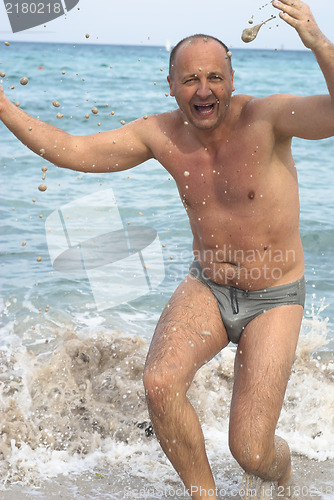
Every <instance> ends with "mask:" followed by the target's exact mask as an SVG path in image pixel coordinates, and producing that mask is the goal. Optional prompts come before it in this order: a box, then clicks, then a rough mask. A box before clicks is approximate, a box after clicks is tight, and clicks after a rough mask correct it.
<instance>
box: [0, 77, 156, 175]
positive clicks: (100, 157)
mask: <svg viewBox="0 0 334 500" xmlns="http://www.w3.org/2000/svg"><path fill="white" fill-rule="evenodd" d="M0 119H1V121H2V122H3V123H4V125H6V127H7V128H8V129H9V130H10V131H11V132H12V133H13V134H14V135H15V136H16V137H17V138H18V139H19V140H20V141H21V142H22V143H23V144H24V145H26V146H27V147H28V148H29V149H31V150H32V151H33V152H34V153H36V154H38V155H40V156H42V157H43V158H45V159H46V160H48V161H50V162H51V163H53V164H55V165H56V166H58V167H62V168H69V169H71V170H78V171H80V172H96V173H98V172H117V171H120V170H126V169H128V168H131V167H134V166H136V165H139V164H140V163H143V162H144V161H146V160H148V159H149V158H152V152H151V150H150V148H149V147H148V145H147V140H146V139H147V138H149V137H150V135H151V134H152V132H151V134H150V128H151V124H150V122H151V120H144V119H143V118H142V119H139V120H136V121H134V122H132V123H129V124H128V125H125V126H123V127H121V128H119V129H116V130H112V131H109V132H100V133H98V134H92V135H86V136H74V135H71V134H68V133H67V132H65V131H63V130H61V129H59V128H57V127H54V126H53V125H49V124H48V123H45V122H43V121H41V120H38V119H37V118H33V117H32V116H30V115H29V114H27V113H26V112H25V111H23V110H22V109H20V108H18V107H17V106H15V105H14V104H13V103H12V102H10V101H9V99H8V98H7V97H6V96H5V94H4V91H3V89H2V87H1V85H0Z"/></svg>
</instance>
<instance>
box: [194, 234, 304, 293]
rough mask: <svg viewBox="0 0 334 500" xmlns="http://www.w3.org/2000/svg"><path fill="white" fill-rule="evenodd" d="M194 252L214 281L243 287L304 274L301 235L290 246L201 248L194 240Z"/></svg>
mask: <svg viewBox="0 0 334 500" xmlns="http://www.w3.org/2000/svg"><path fill="white" fill-rule="evenodd" d="M193 253H194V257H195V259H196V260H197V261H198V262H199V264H200V265H201V267H202V269H203V270H204V272H205V274H206V275H207V276H208V277H209V278H210V279H211V280H212V281H214V282H215V283H219V284H222V285H227V286H234V287H236V288H240V289H242V290H261V289H264V288H269V287H270V288H271V287H274V286H280V285H284V284H287V283H291V282H293V281H296V280H298V279H299V278H301V277H302V276H303V274H304V256H303V249H302V244H301V241H300V238H298V240H297V241H296V242H294V244H293V245H284V246H283V245H280V247H278V246H276V245H275V246H273V245H271V244H269V245H268V246H265V247H258V248H255V247H253V248H243V249H240V248H236V247H235V246H232V245H231V244H222V245H220V246H219V248H218V249H217V248H210V247H206V248H203V245H196V241H194V246H193Z"/></svg>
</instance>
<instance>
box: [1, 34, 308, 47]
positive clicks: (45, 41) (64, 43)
mask: <svg viewBox="0 0 334 500" xmlns="http://www.w3.org/2000/svg"><path fill="white" fill-rule="evenodd" d="M0 36H1V32H0ZM6 41H8V42H10V43H36V44H43V43H47V44H61V45H84V46H87V45H90V46H93V45H94V46H101V45H106V46H109V45H112V46H116V47H122V46H123V47H124V46H125V47H126V46H128V47H147V48H164V49H165V50H166V51H167V52H169V50H167V49H166V45H165V44H162V45H155V44H148V43H114V42H109V43H106V42H95V43H94V42H84V41H83V42H66V41H62V42H56V41H52V40H43V41H42V40H38V41H37V40H10V39H6V40H5V39H2V38H0V43H4V42H6ZM176 43H177V42H176ZM173 46H174V45H171V48H173ZM230 47H231V49H232V50H267V51H272V52H278V51H282V52H310V50H309V49H306V48H303V47H300V48H294V49H292V48H285V47H284V46H283V47H282V46H281V47H279V48H277V47H276V48H268V47H250V46H242V47H240V46H235V47H234V46H230Z"/></svg>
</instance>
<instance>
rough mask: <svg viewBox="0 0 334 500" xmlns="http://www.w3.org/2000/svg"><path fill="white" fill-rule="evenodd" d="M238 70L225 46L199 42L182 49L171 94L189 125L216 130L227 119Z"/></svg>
mask: <svg viewBox="0 0 334 500" xmlns="http://www.w3.org/2000/svg"><path fill="white" fill-rule="evenodd" d="M233 75H234V71H233V72H232V73H231V69H230V62H229V60H228V59H227V54H226V51H225V49H224V47H223V46H222V45H220V44H219V43H218V42H216V41H215V40H211V39H207V41H204V40H201V39H197V40H195V41H192V42H191V43H189V42H188V43H187V42H186V43H185V44H184V45H181V47H180V48H179V49H178V51H177V53H176V56H175V61H174V72H173V75H172V77H171V76H169V77H168V82H169V86H170V94H171V96H173V97H175V99H176V101H177V103H178V105H179V108H180V109H181V111H183V113H184V114H185V116H186V119H187V121H188V122H189V123H191V124H192V125H194V126H195V127H196V128H199V129H203V130H205V129H213V128H216V127H217V126H218V125H220V123H221V122H222V121H223V120H224V117H225V115H226V113H227V110H228V107H229V104H230V101H231V96H232V92H233V90H234V85H233Z"/></svg>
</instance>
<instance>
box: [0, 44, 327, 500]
mask: <svg viewBox="0 0 334 500" xmlns="http://www.w3.org/2000/svg"><path fill="white" fill-rule="evenodd" d="M168 57H169V53H168V51H167V50H166V49H165V48H164V47H148V46H138V47H131V46H101V45H100V46H94V45H76V46H73V45H61V44H34V43H11V45H10V46H9V47H8V46H5V45H4V44H3V43H2V44H1V45H0V62H1V64H0V71H3V72H5V73H6V76H5V77H4V78H2V84H3V86H4V88H5V91H6V94H7V95H8V96H9V97H10V98H11V99H12V100H13V101H14V102H16V103H19V105H20V107H21V108H22V109H24V110H26V111H27V112H28V113H30V114H32V115H33V116H35V117H39V118H40V119H41V120H44V121H47V122H49V123H51V124H53V125H56V126H59V127H61V128H62V129H64V130H65V131H67V132H70V133H73V134H77V135H85V134H91V133H96V132H103V131H107V130H110V129H114V128H117V127H121V126H122V123H124V122H125V123H127V122H129V121H131V120H134V119H136V118H138V117H141V116H144V115H148V114H153V113H159V112H164V111H168V110H172V109H174V108H175V102H174V100H173V99H172V98H171V97H169V96H168V85H167V81H166V76H167V74H168ZM232 60H233V65H234V67H235V69H236V75H235V84H236V89H237V90H236V92H238V93H245V94H251V95H254V96H263V95H268V94H272V93H294V94H299V95H311V94H318V93H325V92H326V86H325V82H324V80H323V77H322V75H321V72H320V70H319V68H318V66H317V64H316V61H315V59H314V57H313V56H312V54H310V53H309V52H302V51H299V52H293V51H261V50H249V49H247V50H241V49H239V50H237V49H235V50H233V57H232ZM23 76H26V77H27V78H28V79H29V83H28V84H27V85H25V86H22V85H20V79H21V78H22V77H23ZM166 94H167V95H166ZM54 100H57V101H58V102H59V104H60V106H59V107H57V108H56V107H55V106H54V105H53V104H52V103H53V101H54ZM92 108H97V110H98V113H96V112H95V113H94V112H92ZM95 111H96V110H95ZM57 113H60V114H61V115H62V117H61V118H57ZM121 122H122V123H121ZM333 151H334V140H333V139H326V140H323V141H312V142H310V141H303V140H299V139H294V141H293V152H294V158H295V161H296V166H297V170H298V175H299V182H300V197H301V236H302V240H303V245H304V250H305V257H306V280H307V297H306V308H305V315H304V320H303V325H302V330H301V337H300V342H299V347H298V351H297V356H296V361H295V364H294V367H293V371H292V374H291V379H290V383H289V386H288V390H287V394H286V398H285V403H284V406H283V410H282V414H281V418H280V420H279V434H280V435H281V436H282V437H285V438H286V439H288V441H289V443H290V445H291V448H292V450H293V451H294V452H296V453H299V454H301V455H304V456H306V457H309V458H314V459H317V460H322V461H323V460H326V459H333V458H334V446H333V440H332V435H333V401H334V394H333V385H332V378H331V377H332V370H333V348H334V271H333V262H334V249H333V243H334V199H333V196H332V185H333V181H334V169H333V160H332V158H333ZM0 152H1V155H0V156H1V159H0V172H1V184H0V185H1V204H0V210H1V212H0V213H1V221H2V228H1V285H0V286H1V298H0V300H1V334H0V359H1V364H0V415H1V429H0V457H1V461H0V484H1V485H2V487H3V488H6V487H7V486H8V485H10V484H11V483H13V482H22V483H23V484H31V485H38V484H41V483H42V482H43V481H44V480H45V479H48V478H52V477H55V476H56V475H57V474H60V473H62V474H64V473H65V474H75V473H79V474H80V473H82V472H84V471H93V470H96V468H99V467H103V466H112V465H117V464H122V467H123V469H124V471H125V472H126V473H127V472H128V473H130V472H131V474H133V475H134V477H138V478H143V477H144V478H146V477H148V476H149V479H150V484H151V485H152V486H153V487H156V488H157V487H158V486H159V487H160V486H161V485H162V484H165V485H166V487H168V485H171V484H172V485H173V484H177V478H176V475H175V473H174V471H173V470H172V468H171V466H170V465H169V463H168V461H167V460H166V459H165V458H164V456H163V454H162V452H161V451H160V448H159V446H158V444H157V442H156V440H155V437H154V436H152V432H151V427H150V422H149V417H148V413H147V409H146V405H145V398H144V390H143V386H142V381H141V377H142V371H143V365H144V361H145V355H146V353H147V349H148V343H149V341H150V339H151V337H152V334H153V332H154V327H155V325H156V322H157V321H158V318H159V315H160V313H161V311H162V309H163V307H164V305H165V304H166V303H167V301H168V298H169V297H170V295H171V294H172V293H173V291H174V290H175V288H176V286H177V285H178V283H179V282H180V281H181V280H182V278H183V277H184V276H185V275H186V273H187V270H188V266H189V263H190V262H191V259H192V253H191V247H192V239H191V233H190V228H189V223H188V220H187V216H186V213H185V211H184V208H183V206H182V203H181V202H180V200H179V197H178V193H177V189H176V186H175V183H174V181H173V180H172V179H171V178H170V175H169V174H168V173H167V172H166V171H164V169H163V168H162V167H161V166H160V165H159V164H158V163H157V162H156V161H153V160H152V161H148V162H146V163H145V164H143V165H141V166H138V167H136V168H134V169H132V170H128V171H125V172H120V173H115V174H109V175H108V174H82V173H80V172H75V171H69V170H66V171H65V170H62V169H59V168H56V167H54V166H52V165H51V164H48V163H47V162H46V161H45V160H43V158H42V157H38V156H36V155H34V154H33V153H32V152H30V151H29V150H28V149H27V148H26V147H25V146H23V145H22V144H20V143H19V142H18V140H17V139H16V138H15V137H14V136H13V135H12V134H11V133H10V132H8V131H7V129H6V128H5V127H4V126H3V125H2V124H1V125H0ZM45 166H47V168H48V170H47V172H46V175H45V179H44V180H43V179H42V176H43V172H42V170H41V169H42V167H45ZM42 182H43V183H45V184H46V185H47V190H46V191H44V192H41V191H39V190H38V186H39V184H41V183H42ZM87 197H88V198H87ZM111 198H112V199H113V200H116V201H113V202H110V209H109V210H110V213H111V212H112V214H114V215H115V214H116V216H117V221H118V223H120V221H121V223H122V224H123V225H124V227H131V226H135V227H139V228H140V227H143V228H144V227H145V228H151V229H152V230H154V231H155V233H154V234H155V235H156V236H157V238H158V239H156V241H158V244H159V247H160V248H161V262H162V265H163V276H162V277H161V279H160V280H158V282H157V283H156V286H153V287H152V288H151V289H150V291H149V292H148V293H143V294H142V295H141V294H140V293H139V295H138V294H137V295H136V293H135V287H134V288H133V289H131V290H130V295H129V297H128V299H129V300H127V301H126V302H125V303H122V304H118V305H117V306H114V307H108V300H109V299H110V302H109V304H110V305H113V303H112V301H113V297H111V298H110V295H108V294H109V289H108V283H107V285H106V286H105V293H106V294H107V295H106V297H107V299H108V300H107V304H106V302H105V301H104V302H103V297H99V298H98V299H97V296H96V295H94V279H95V278H94V279H92V277H91V276H90V275H89V274H88V273H85V272H84V271H83V270H81V271H80V270H79V271H77V272H68V270H67V271H66V272H65V271H64V268H62V269H60V270H59V269H58V270H57V269H55V266H54V253H57V241H53V243H50V241H51V240H50V239H48V238H49V237H48V231H49V232H51V234H52V231H53V229H54V227H55V223H54V219H52V218H50V216H51V215H52V214H58V215H59V214H62V217H63V220H62V226H61V227H63V229H64V227H66V225H67V224H70V223H72V221H73V219H75V220H74V223H73V224H74V225H75V224H77V223H78V226H79V227H80V228H81V229H82V227H83V226H85V225H87V224H88V222H87V212H86V211H85V210H86V208H87V207H86V206H85V205H87V204H88V205H89V204H90V203H91V201H92V199H93V200H95V201H94V203H95V205H96V203H97V202H96V200H102V201H103V200H108V203H109V200H110V199H111ZM87 200H89V203H88V201H87ZM94 203H93V204H94ZM101 204H102V203H101ZM95 205H94V206H95ZM78 206H79V207H81V209H82V210H83V212H82V219H83V220H82V223H81V222H80V210H81V209H80V208H79V209H78V208H76V210H74V207H78ZM66 207H67V208H66ZM68 207H70V208H68ZM88 208H89V207H88ZM66 210H67V211H68V212H69V215H67V216H66V215H65V214H66V213H67V212H66ZM71 210H72V211H71ZM78 210H79V212H78ZM88 212H89V210H88ZM73 214H75V217H73ZM71 216H72V219H71ZM54 217H55V215H54ZM66 217H68V220H67V219H66ZM102 219H103V220H104V221H105V226H103V223H102V225H101V227H95V228H93V229H94V230H95V234H97V233H100V234H105V233H108V231H110V230H111V228H110V224H109V222H108V220H106V219H108V217H104V218H103V217H102ZM78 221H79V222H78ZM93 225H94V224H93ZM76 229H77V228H76ZM91 230H92V228H90V231H91ZM96 232H97V233H96ZM57 234H58V233H57ZM59 234H60V233H59ZM87 234H88V233H87ZM89 234H92V233H89ZM82 237H83V236H82V235H81V236H80V238H82ZM59 238H60V240H61V236H59ZM54 240H55V239H54ZM56 240H57V238H56ZM52 245H53V246H54V248H53V247H52ZM59 245H60V243H59ZM51 247H52V248H51ZM60 247H61V245H60ZM52 251H53V252H54V253H53V254H52ZM59 253H60V250H59ZM52 255H53V257H52ZM98 255H99V257H98V258H97V260H98V259H102V260H103V256H101V255H100V254H98ZM159 258H160V257H159ZM161 262H160V264H161ZM98 266H99V262H97V263H96V266H95V267H98ZM93 267H94V266H92V268H93ZM70 271H71V269H70ZM72 271H73V269H72ZM93 272H95V271H94V269H92V273H93ZM104 285H105V284H104ZM233 358H234V348H233V346H232V347H231V348H228V349H226V350H225V351H224V352H223V354H222V355H221V356H217V358H215V359H214V360H213V361H212V362H210V364H209V365H207V366H206V367H204V368H203V369H202V370H201V371H200V372H199V373H198V375H197V377H196V380H195V382H194V384H193V387H192V388H191V390H190V398H191V400H192V402H193V404H194V406H195V407H196V409H197V410H198V413H199V416H200V419H201V421H202V423H203V428H204V433H205V437H206V440H207V444H208V453H209V457H210V460H211V461H212V462H213V465H214V468H215V469H216V470H221V469H223V470H225V471H226V468H228V467H227V465H226V464H227V463H230V462H229V460H230V458H229V456H230V455H229V451H228V446H227V430H228V413H229V401H230V397H231V390H232V383H233ZM220 480H221V481H222V482H224V478H223V477H222V476H220ZM100 498H103V496H100Z"/></svg>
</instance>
